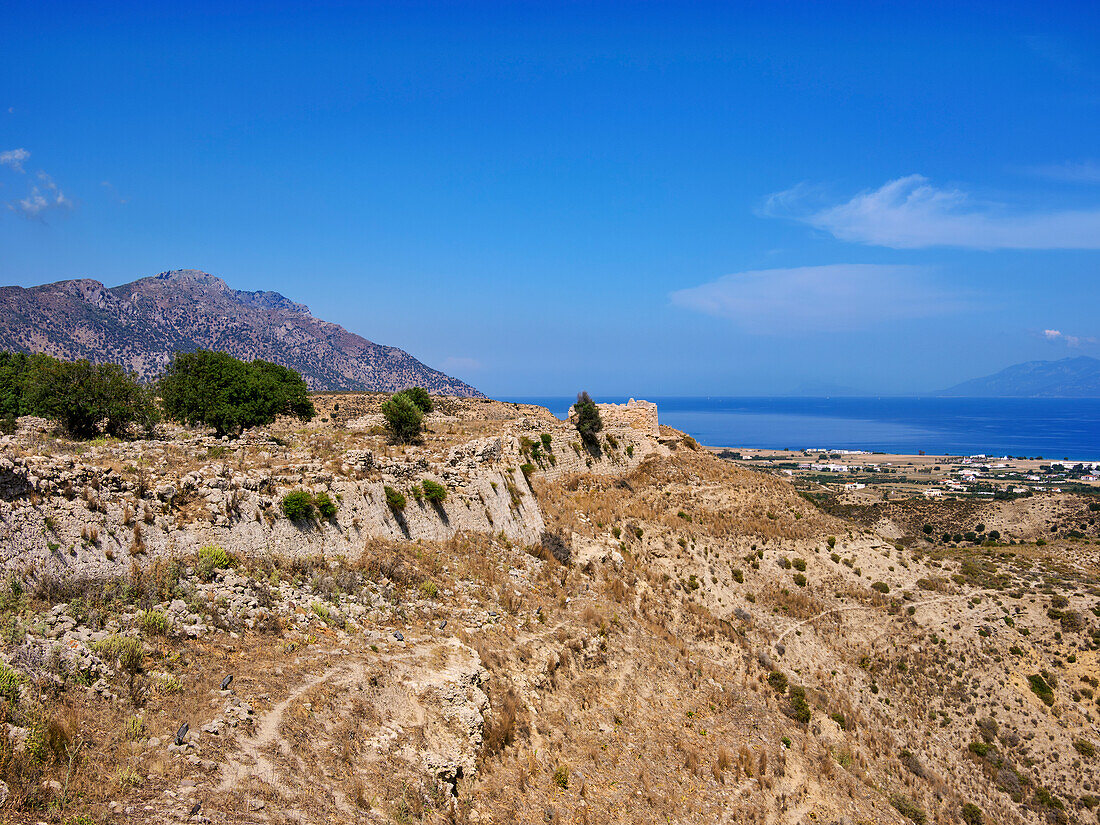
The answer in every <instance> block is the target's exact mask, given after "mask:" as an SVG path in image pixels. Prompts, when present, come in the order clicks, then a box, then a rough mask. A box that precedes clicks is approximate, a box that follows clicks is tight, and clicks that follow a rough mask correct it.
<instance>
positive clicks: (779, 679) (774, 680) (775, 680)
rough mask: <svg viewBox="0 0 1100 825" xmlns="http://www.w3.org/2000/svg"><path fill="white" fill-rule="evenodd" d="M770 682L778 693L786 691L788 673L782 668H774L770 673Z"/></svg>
mask: <svg viewBox="0 0 1100 825" xmlns="http://www.w3.org/2000/svg"><path fill="white" fill-rule="evenodd" d="M768 684H769V685H771V686H772V688H773V689H774V690H775V692H776V693H786V692H787V675H786V674H785V673H783V671H781V670H773V671H772V672H771V673H769V674H768Z"/></svg>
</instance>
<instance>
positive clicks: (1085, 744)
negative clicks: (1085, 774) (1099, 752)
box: [1073, 739, 1096, 759]
mask: <svg viewBox="0 0 1100 825" xmlns="http://www.w3.org/2000/svg"><path fill="white" fill-rule="evenodd" d="M1073 748H1074V750H1076V751H1077V752H1078V753H1079V754H1081V756H1084V757H1086V758H1088V759H1092V758H1093V757H1094V756H1096V746H1095V745H1094V744H1092V742H1090V741H1088V740H1087V739H1074V740H1073Z"/></svg>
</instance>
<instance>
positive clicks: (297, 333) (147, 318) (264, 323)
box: [0, 269, 481, 396]
mask: <svg viewBox="0 0 1100 825" xmlns="http://www.w3.org/2000/svg"><path fill="white" fill-rule="evenodd" d="M0 317H3V319H4V323H3V325H2V326H0V349H8V350H17V351H22V352H41V353H45V354H47V355H52V356H54V357H56V358H61V359H62V360H74V359H78V358H87V359H88V360H89V361H92V362H93V363H99V362H104V361H109V362H110V363H117V364H121V365H122V366H124V367H125V368H126V369H127V370H130V371H131V372H134V373H136V374H137V375H138V376H139V377H140V378H142V379H151V378H155V377H156V376H157V375H158V374H159V373H160V372H161V371H162V370H163V369H164V367H165V366H166V365H167V364H168V361H169V360H170V359H171V357H172V354H173V353H175V352H177V351H182V352H190V351H191V350H196V349H214V350H218V351H220V352H227V353H229V354H230V355H232V356H234V357H236V358H241V359H243V360H246V361H251V360H253V359H256V358H261V359H263V360H265V361H271V362H274V363H276V364H281V365H282V366H285V367H290V368H291V369H293V370H295V371H297V372H298V373H300V374H301V376H302V377H303V378H304V379H305V380H306V383H307V384H308V385H309V386H310V387H311V388H312V389H315V390H379V391H386V392H393V391H395V390H400V389H404V388H405V387H411V386H420V387H424V388H425V389H427V390H429V391H431V392H439V393H446V394H449V395H459V396H479V395H480V394H481V393H479V392H478V391H477V390H475V389H474V388H473V387H471V386H469V385H468V384H465V383H463V382H462V381H459V380H458V379H456V378H451V377H450V376H448V375H444V374H443V373H441V372H439V371H438V370H433V369H431V368H430V367H427V366H425V365H424V364H422V363H420V362H419V361H417V360H416V359H415V358H413V357H412V356H411V355H409V354H408V353H407V352H405V351H404V350H400V349H398V348H396V347H387V346H383V345H382V344H376V343H374V342H372V341H368V340H367V339H366V338H363V337H362V336H359V335H356V334H354V333H351V332H348V331H347V330H346V329H344V328H343V327H341V326H339V325H338V324H333V323H330V322H328V321H322V320H320V319H318V318H314V317H313V315H312V314H310V311H309V309H308V308H307V307H305V306H303V305H302V304H297V303H294V302H293V301H291V300H289V299H288V298H285V297H284V296H282V295H280V294H279V293H277V292H242V291H240V290H236V289H231V288H230V287H229V286H228V285H227V284H226V283H225V281H223V280H222V279H221V278H218V277H216V276H214V275H209V274H207V273H205V272H199V271H198V270H194V269H180V270H175V271H172V272H162V273H160V274H159V275H154V276H153V277H151V278H141V279H140V280H137V281H134V282H132V283H128V284H123V285H122V286H116V287H113V288H110V289H108V288H107V287H105V286H104V285H103V284H101V283H99V282H98V281H93V280H90V279H80V280H74V281H59V282H57V283H53V284H45V285H43V286H36V287H31V288H29V289H24V288H23V287H15V286H8V287H0Z"/></svg>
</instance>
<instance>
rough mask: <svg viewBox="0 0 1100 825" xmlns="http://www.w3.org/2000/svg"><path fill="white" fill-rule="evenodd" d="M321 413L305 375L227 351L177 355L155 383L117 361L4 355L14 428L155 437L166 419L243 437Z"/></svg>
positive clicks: (3, 408)
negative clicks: (26, 420) (49, 423)
mask: <svg viewBox="0 0 1100 825" xmlns="http://www.w3.org/2000/svg"><path fill="white" fill-rule="evenodd" d="M314 414H315V411H314V408H313V402H312V401H310V398H309V388H308V387H307V386H306V383H305V381H303V380H302V377H301V376H300V375H299V374H298V373H297V372H295V371H294V370H292V369H289V368H287V367H283V366H279V365H278V364H272V363H269V362H267V361H260V360H255V361H250V362H248V361H241V360H239V359H237V358H234V357H232V356H231V355H227V354H225V353H224V352H213V351H211V350H197V351H195V352H177V353H176V354H175V355H174V356H173V358H172V361H171V362H170V363H169V364H168V367H167V369H166V370H165V372H164V373H163V375H161V376H160V378H159V379H157V380H156V381H154V382H152V383H149V384H142V383H141V382H140V381H138V379H137V377H136V376H135V375H133V374H132V373H128V372H126V371H125V370H124V369H123V368H122V367H120V366H119V365H117V364H92V363H90V362H89V361H87V360H83V359H82V360H78V361H62V360H60V359H57V358H53V357H51V356H49V355H39V354H33V355H32V354H27V353H23V352H0V428H2V429H3V430H4V431H7V432H12V431H14V428H15V419H16V418H17V417H18V416H21V415H35V416H40V417H42V418H48V419H51V420H53V421H56V422H57V423H58V424H59V425H60V426H61V427H62V428H63V429H64V430H65V432H66V433H68V434H69V435H70V436H72V437H73V438H81V439H83V438H92V437H95V436H97V435H101V434H102V435H109V436H115V437H122V436H126V435H128V434H131V433H133V432H134V431H135V430H141V431H143V432H145V433H146V434H147V435H148V434H151V433H152V431H153V429H154V427H155V426H156V425H157V423H159V422H160V421H161V420H162V419H163V418H167V419H169V420H171V421H176V422H178V423H180V424H192V425H199V426H206V427H213V428H214V430H215V431H216V432H217V434H218V435H239V434H240V433H241V432H242V431H243V430H245V429H247V428H249V427H257V426H262V425H265V424H270V423H271V422H272V421H274V420H275V417H276V416H278V415H293V416H297V417H298V418H300V419H302V420H306V421H308V420H309V419H310V418H312V417H313V416H314Z"/></svg>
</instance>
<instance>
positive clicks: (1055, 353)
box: [0, 2, 1100, 396]
mask: <svg viewBox="0 0 1100 825" xmlns="http://www.w3.org/2000/svg"><path fill="white" fill-rule="evenodd" d="M99 5H101V4H88V3H79V4H77V3H74V4H63V3H51V2H34V3H31V2H16V3H10V4H7V5H6V7H5V12H4V19H5V26H4V29H3V34H0V283H4V284H19V285H24V286H29V285H32V284H39V283H45V282H49V281H55V280H61V279H66V278H77V277H89V278H95V279H97V280H101V281H103V282H105V283H107V284H108V285H111V286H113V285H116V284H120V283H125V282H127V281H131V280H134V279H136V278H139V277H143V276H146V275H152V274H155V273H157V272H161V271H164V270H167V269H177V268H187V267H191V268H198V269H204V270H206V271H208V272H212V273H214V274H217V275H219V276H221V277H223V278H225V279H226V281H228V282H229V284H230V285H231V286H234V287H236V288H238V289H273V290H277V291H279V292H282V293H284V294H285V295H287V296H288V297H290V298H292V299H294V300H296V301H300V302H302V303H305V304H307V305H308V306H309V307H310V308H311V310H312V311H313V313H314V314H315V315H317V316H319V317H321V318H325V319H328V320H332V321H336V322H338V323H341V324H343V325H344V326H346V327H348V328H349V329H351V330H353V331H355V332H358V333H360V334H362V335H364V336H366V337H368V338H370V339H372V340H375V341H379V342H382V343H386V344H392V345H396V346H400V347H402V348H404V349H406V350H408V351H409V352H411V353H413V354H414V355H416V356H417V357H419V358H420V359H422V360H423V361H425V362H426V363H428V364H430V365H432V366H435V367H438V368H441V369H444V370H445V371H447V372H450V373H451V374H454V375H457V376H459V377H461V378H463V379H465V380H467V381H469V382H470V383H472V384H474V385H475V386H477V387H479V388H481V389H483V390H484V391H486V392H488V393H490V394H496V395H555V394H566V393H570V392H575V391H576V390H577V389H579V388H582V387H583V388H587V389H589V390H590V391H592V392H593V393H596V394H607V395H627V394H634V395H638V396H646V395H649V396H657V395H677V394H683V395H700V394H702V395H707V394H709V395H749V394H771V393H784V392H788V391H791V390H794V389H797V388H799V387H809V388H811V389H812V388H820V387H822V386H827V385H830V384H835V385H845V386H851V387H856V388H859V389H863V390H867V391H871V392H883V393H893V392H910V391H923V390H930V389H935V388H939V387H942V386H947V385H949V384H952V383H955V382H957V381H961V380H963V379H966V378H970V377H973V376H976V375H980V374H984V373H988V372H991V371H994V370H997V369H1000V368H1002V367H1004V366H1007V365H1009V364H1012V363H1015V362H1018V361H1022V360H1030V359H1038V358H1061V357H1066V356H1073V355H1094V356H1095V355H1100V345H1098V344H1097V340H1096V339H1097V338H1100V321H1098V320H1097V319H1098V317H1100V313H1098V311H1097V310H1098V309H1100V290H1098V288H1097V285H1096V284H1097V276H1098V274H1100V271H1098V270H1100V46H1098V44H1100V5H1098V4H1096V3H1050V2H1043V3H1032V4H1012V3H1004V2H1000V3H988V4H966V3H950V4H946V3H944V4H940V3H930V2H922V3H912V4H907V3H897V4H882V3H866V4H860V3H838V2H830V3H721V4H709V3H702V2H697V3H682V4H676V3H640V2H638V3H622V4H611V3H561V2H558V3H548V4H539V3H507V4H487V3H473V2H468V3H453V4H440V3H394V4H388V3H371V4H357V3H324V2H321V3H310V4H308V5H307V4H291V3H269V4H236V5H234V4H229V3H218V4H205V3H201V2H196V3H189V4H180V3H171V4H167V3H163V4H158V3H141V4H133V5H126V4H121V3H116V4H111V6H110V10H105V9H103V8H93V7H94V6H99Z"/></svg>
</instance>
